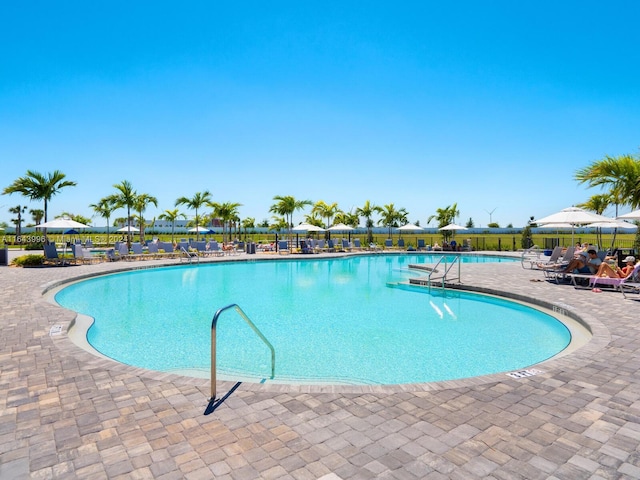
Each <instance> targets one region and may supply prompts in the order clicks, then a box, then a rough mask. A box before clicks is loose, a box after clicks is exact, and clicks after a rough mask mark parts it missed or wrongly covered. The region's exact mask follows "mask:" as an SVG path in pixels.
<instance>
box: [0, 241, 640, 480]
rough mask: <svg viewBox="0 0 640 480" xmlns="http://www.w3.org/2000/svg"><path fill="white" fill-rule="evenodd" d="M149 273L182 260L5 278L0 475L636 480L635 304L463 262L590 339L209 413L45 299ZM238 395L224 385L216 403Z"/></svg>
mask: <svg viewBox="0 0 640 480" xmlns="http://www.w3.org/2000/svg"><path fill="white" fill-rule="evenodd" d="M250 257H251V259H260V258H263V257H269V258H273V259H275V258H278V259H290V258H298V256H294V255H290V256H274V255H266V254H265V255H261V254H259V255H251V256H250ZM300 257H301V258H317V257H310V256H300ZM229 259H232V260H246V259H247V257H246V256H244V255H243V256H238V257H229ZM213 261H218V260H213ZM159 263H165V264H175V263H177V261H164V262H160V261H137V262H131V263H126V262H115V263H101V264H95V265H82V266H72V267H48V268H29V269H21V268H8V267H0V285H2V287H1V288H0V298H1V299H2V303H1V305H2V307H1V309H0V331H1V335H0V479H5V478H7V479H12V480H19V479H27V478H36V479H41V478H56V479H57V478H61V479H62V478H64V479H66V478H69V479H71V478H83V479H84V478H91V479H101V478H108V479H138V478H139V479H148V478H157V479H167V480H168V479H192V480H198V479H211V478H216V479H242V480H246V479H253V478H259V479H323V480H340V479H342V480H346V479H371V478H387V479H456V478H459V479H485V478H495V479H519V478H522V479H548V478H559V479H560V478H566V479H578V478H580V479H582V478H591V479H600V478H602V479H609V478H616V479H617V478H640V372H639V368H640V301H639V300H640V298H639V297H640V296H639V295H633V296H632V297H633V299H629V300H624V299H623V297H622V295H621V294H620V293H618V292H616V293H613V292H606V291H605V292H602V293H594V292H591V291H590V290H588V289H575V288H574V287H572V286H570V285H556V284H553V283H548V282H545V281H533V282H532V281H531V280H543V278H544V277H543V275H542V273H541V272H540V271H532V270H524V269H523V268H522V267H521V265H520V263H519V262H518V263H496V264H489V263H484V264H463V265H462V275H461V277H462V283H463V284H464V285H465V286H468V287H472V288H476V289H479V290H482V291H487V292H493V291H502V292H505V294H506V295H507V296H510V297H516V298H523V297H526V298H530V299H532V300H533V301H535V302H538V303H547V304H549V305H553V306H555V307H556V309H557V310H560V311H564V312H565V313H567V314H569V315H572V316H578V317H580V318H582V319H583V320H584V321H586V323H588V324H589V325H590V326H591V328H592V330H593V334H594V337H593V339H592V340H591V341H590V342H589V343H588V344H587V345H586V346H584V347H582V348H581V349H579V350H578V351H576V352H573V353H571V354H569V355H566V356H564V357H561V358H557V359H553V360H550V361H548V362H545V363H543V364H540V365H537V366H536V367H535V368H536V369H537V370H538V371H539V372H538V373H537V374H535V375H531V376H522V377H521V378H513V377H511V376H508V375H506V374H504V373H502V374H496V375H491V376H487V377H479V378H476V379H469V380H461V381H453V382H441V383H437V384H420V385H402V386H384V387H330V386H329V387H327V386H324V387H323V386H302V387H293V386H279V385H255V384H247V383H242V384H240V385H239V386H238V388H237V389H235V390H234V391H232V392H231V393H230V394H229V395H228V397H227V398H226V399H225V400H224V401H223V402H222V403H221V404H220V405H219V406H218V408H217V409H216V410H215V411H213V412H212V413H210V414H209V415H204V411H205V408H206V407H207V403H208V398H209V391H210V390H209V389H210V385H209V382H208V381H207V380H204V381H203V380H201V379H190V378H186V377H179V376H176V375H170V374H161V373H157V372H150V371H145V370H141V369H136V368H133V367H127V366H124V365H120V364H116V363H114V362H111V361H109V360H105V359H101V358H98V357H95V356H93V355H91V354H89V353H87V352H85V351H84V350H82V349H81V348H79V347H78V346H76V345H75V344H74V343H72V342H71V340H70V339H69V338H68V337H67V334H66V329H67V328H68V326H69V325H70V323H71V322H72V320H73V319H74V316H75V314H74V313H73V312H70V311H68V310H65V309H62V308H60V307H58V306H56V305H54V304H52V303H51V302H50V301H49V300H47V298H45V296H43V291H45V290H47V289H49V288H51V287H52V286H54V285H56V284H58V283H60V282H62V281H65V280H68V279H71V278H76V277H84V276H90V275H94V274H97V273H104V272H110V271H115V270H119V269H122V268H127V267H128V268H131V267H145V268H146V267H151V266H155V265H158V264H159ZM185 268H190V267H189V266H188V265H186V266H185ZM176 301H179V297H177V298H176ZM461 361H464V359H461ZM471 361H473V359H471ZM381 368H384V365H381ZM234 386H235V385H234V383H232V382H219V383H218V395H220V396H222V395H224V394H226V393H227V392H229V391H230V390H231V389H232V387H234Z"/></svg>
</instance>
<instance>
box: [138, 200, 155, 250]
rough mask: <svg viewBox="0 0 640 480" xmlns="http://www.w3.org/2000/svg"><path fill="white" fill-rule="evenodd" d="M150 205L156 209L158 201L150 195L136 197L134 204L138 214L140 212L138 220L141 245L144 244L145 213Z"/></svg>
mask: <svg viewBox="0 0 640 480" xmlns="http://www.w3.org/2000/svg"><path fill="white" fill-rule="evenodd" d="M149 205H153V206H155V207H157V206H158V199H157V198H156V197H154V196H152V195H149V194H148V193H141V194H140V195H136V198H135V200H134V202H133V207H134V209H135V211H136V212H138V218H139V223H140V243H144V227H145V223H144V215H143V213H144V211H145V210H146V209H147V207H148V206H149Z"/></svg>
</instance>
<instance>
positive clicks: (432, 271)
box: [409, 255, 460, 288]
mask: <svg viewBox="0 0 640 480" xmlns="http://www.w3.org/2000/svg"><path fill="white" fill-rule="evenodd" d="M455 266H457V267H458V268H457V270H454V267H455ZM438 267H440V268H441V270H442V274H441V275H440V270H438ZM409 268H412V269H414V270H422V271H425V272H427V275H426V276H424V277H418V278H411V279H409V283H410V284H411V285H421V286H426V287H432V286H442V288H445V285H446V284H447V283H451V282H452V281H454V280H457V281H458V283H460V256H459V255H455V256H453V257H447V256H446V255H444V256H442V257H441V258H440V259H439V260H438V261H437V262H436V264H435V265H434V266H427V265H422V264H411V265H409ZM452 270H453V271H452ZM435 282H437V283H435Z"/></svg>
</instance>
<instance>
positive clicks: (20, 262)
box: [11, 255, 44, 267]
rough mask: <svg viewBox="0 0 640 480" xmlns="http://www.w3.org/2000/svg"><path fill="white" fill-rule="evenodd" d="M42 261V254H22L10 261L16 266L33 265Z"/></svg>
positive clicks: (40, 263)
mask: <svg viewBox="0 0 640 480" xmlns="http://www.w3.org/2000/svg"><path fill="white" fill-rule="evenodd" d="M43 263H44V255H22V256H21V257H16V258H14V259H13V260H12V261H11V264H12V265H15V266H17V267H35V266H38V265H42V264H43Z"/></svg>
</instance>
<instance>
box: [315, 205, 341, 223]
mask: <svg viewBox="0 0 640 480" xmlns="http://www.w3.org/2000/svg"><path fill="white" fill-rule="evenodd" d="M339 211H340V209H339V208H338V204H337V203H335V202H334V203H332V204H331V205H329V204H327V203H326V202H324V201H323V200H319V201H317V202H316V203H315V205H314V206H313V208H312V209H311V213H314V214H316V215H318V216H319V217H323V218H326V219H327V224H326V226H325V228H329V227H330V226H331V225H332V224H333V222H332V219H333V217H334V216H335V215H336V214H337V213H338V212H339Z"/></svg>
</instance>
